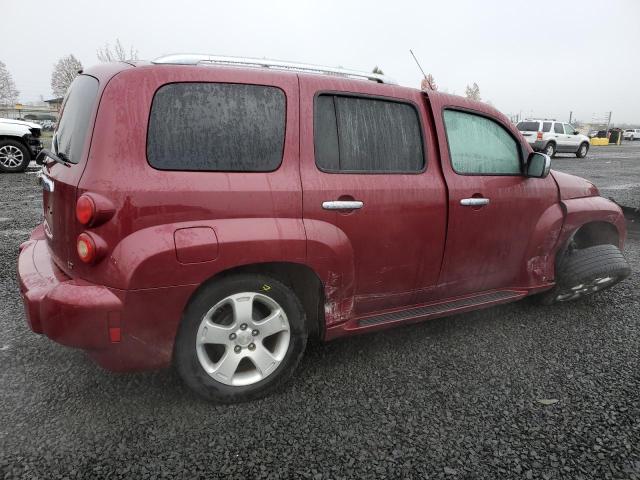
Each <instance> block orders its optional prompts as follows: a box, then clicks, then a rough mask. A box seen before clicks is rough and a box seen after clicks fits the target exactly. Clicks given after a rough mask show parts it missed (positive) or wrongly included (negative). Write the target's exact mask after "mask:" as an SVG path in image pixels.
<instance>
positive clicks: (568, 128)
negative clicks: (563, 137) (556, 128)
mask: <svg viewBox="0 0 640 480" xmlns="http://www.w3.org/2000/svg"><path fill="white" fill-rule="evenodd" d="M573 132H575V128H573V127H572V126H571V125H569V124H568V123H565V124H564V133H566V134H567V135H573Z"/></svg>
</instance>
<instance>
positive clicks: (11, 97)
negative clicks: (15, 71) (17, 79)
mask: <svg viewBox="0 0 640 480" xmlns="http://www.w3.org/2000/svg"><path fill="white" fill-rule="evenodd" d="M19 94H20V92H19V91H18V90H16V84H15V83H13V77H12V76H11V73H9V70H7V66H6V65H5V64H4V63H3V62H0V105H11V104H14V103H16V100H18V95H19Z"/></svg>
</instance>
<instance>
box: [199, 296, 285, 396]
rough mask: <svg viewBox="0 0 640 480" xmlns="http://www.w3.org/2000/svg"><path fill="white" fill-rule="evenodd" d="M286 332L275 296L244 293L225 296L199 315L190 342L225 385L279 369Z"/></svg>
mask: <svg viewBox="0 0 640 480" xmlns="http://www.w3.org/2000/svg"><path fill="white" fill-rule="evenodd" d="M290 337H291V331H290V326H289V320H288V319H287V315H286V313H285V311H284V309H283V308H282V307H281V306H280V305H279V304H278V303H277V302H276V301H275V300H274V299H272V298H271V297H268V296H266V295H263V294H260V293H256V292H243V293H237V294H234V295H229V296H228V297H226V298H224V299H223V300H221V301H220V302H218V303H217V304H216V305H214V306H213V308H211V309H210V310H209V311H208V312H207V313H206V314H205V315H204V317H203V318H202V321H201V323H200V327H199V328H198V333H197V336H196V345H195V346H196V351H197V355H198V360H199V362H200V365H201V366H202V368H203V369H204V370H205V371H206V372H207V373H208V374H209V376H211V377H212V378H213V379H214V380H216V381H218V382H220V383H223V384H225V385H233V386H245V385H252V384H254V383H257V382H259V381H261V380H263V379H265V378H266V377H268V376H269V375H271V374H272V373H273V372H274V371H275V370H276V369H277V368H278V366H279V365H280V363H281V362H282V360H283V359H284V357H285V354H286V353H287V349H288V348H289V341H290Z"/></svg>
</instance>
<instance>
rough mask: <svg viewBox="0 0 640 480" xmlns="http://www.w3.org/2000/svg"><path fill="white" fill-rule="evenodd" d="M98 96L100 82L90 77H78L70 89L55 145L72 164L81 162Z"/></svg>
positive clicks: (55, 148) (57, 151) (58, 151)
mask: <svg viewBox="0 0 640 480" xmlns="http://www.w3.org/2000/svg"><path fill="white" fill-rule="evenodd" d="M97 96H98V80H96V79H95V78H94V77H90V76H88V75H78V76H77V77H76V78H75V80H74V81H73V83H72V84H71V87H69V93H68V96H67V99H66V100H65V103H64V109H63V111H62V117H61V118H60V122H59V123H58V129H57V130H56V136H55V141H54V142H53V144H54V150H55V151H56V153H64V154H65V155H66V156H67V157H68V159H69V161H70V162H71V163H78V162H79V161H80V156H81V155H82V149H83V147H84V142H85V140H86V139H87V133H88V131H89V120H90V117H91V112H92V111H93V107H94V106H95V103H96V97H97Z"/></svg>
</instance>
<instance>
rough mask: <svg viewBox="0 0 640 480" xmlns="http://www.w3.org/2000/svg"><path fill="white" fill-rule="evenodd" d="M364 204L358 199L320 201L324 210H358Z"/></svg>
mask: <svg viewBox="0 0 640 480" xmlns="http://www.w3.org/2000/svg"><path fill="white" fill-rule="evenodd" d="M363 206H364V203H362V202H360V201H358V200H332V201H329V202H322V208H324V209H325V210H358V209H360V208H362V207H363Z"/></svg>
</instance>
